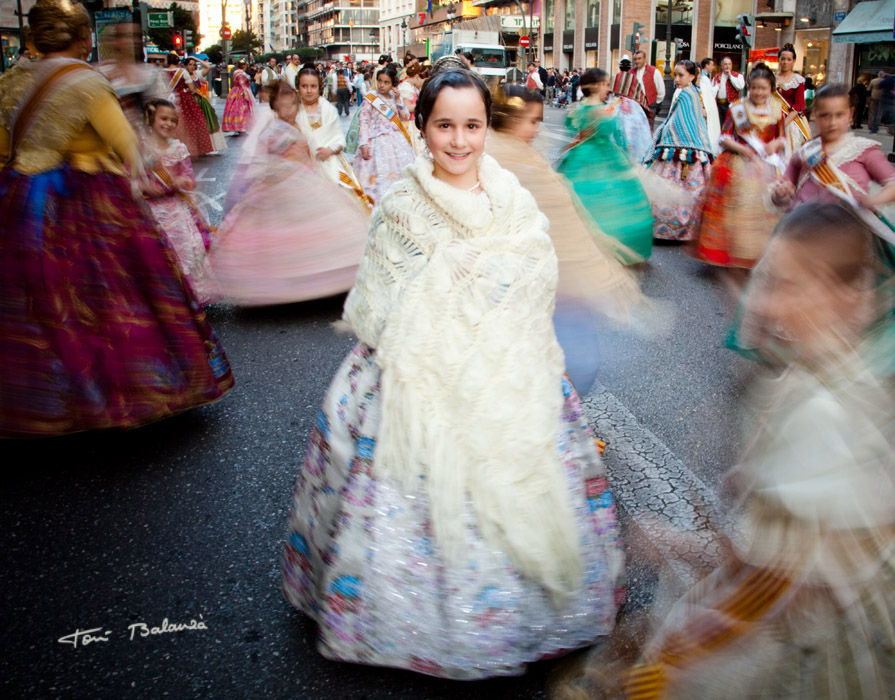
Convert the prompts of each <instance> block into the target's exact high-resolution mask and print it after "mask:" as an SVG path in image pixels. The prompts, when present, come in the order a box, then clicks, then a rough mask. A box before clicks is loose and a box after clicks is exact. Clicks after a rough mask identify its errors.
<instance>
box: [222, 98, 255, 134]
mask: <svg viewBox="0 0 895 700" xmlns="http://www.w3.org/2000/svg"><path fill="white" fill-rule="evenodd" d="M254 106H255V100H254V98H253V97H252V93H251V91H249V90H248V89H244V90H243V89H241V88H234V89H232V90H231V91H230V94H229V95H227V104H226V105H224V123H223V124H222V125H221V131H225V132H231V131H239V132H243V131H248V130H249V129H250V128H251V126H252V117H253V115H254V112H253V110H254Z"/></svg>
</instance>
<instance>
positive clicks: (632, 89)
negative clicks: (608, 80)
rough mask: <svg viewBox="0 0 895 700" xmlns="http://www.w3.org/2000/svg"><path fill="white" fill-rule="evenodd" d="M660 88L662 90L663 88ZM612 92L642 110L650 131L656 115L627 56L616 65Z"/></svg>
mask: <svg viewBox="0 0 895 700" xmlns="http://www.w3.org/2000/svg"><path fill="white" fill-rule="evenodd" d="M662 87H663V89H664V87H665V86H664V85H663V86H662ZM612 92H614V93H615V94H616V95H621V96H622V97H627V98H630V99H632V100H634V101H635V102H636V103H637V104H639V105H640V106H641V107H642V108H643V111H644V113H645V114H646V118H647V119H649V123H650V129H652V127H653V119H655V116H656V113H655V112H654V111H653V110H652V109H651V108H650V103H649V100H648V98H647V96H646V92H644V90H643V85H641V84H640V82H639V81H638V80H637V73H636V72H635V71H634V70H632V66H631V59H630V58H628V56H627V54H626V55H624V56H622V60H621V61H619V63H618V73H616V74H615V80H614V81H613V82H612ZM663 97H664V95H663Z"/></svg>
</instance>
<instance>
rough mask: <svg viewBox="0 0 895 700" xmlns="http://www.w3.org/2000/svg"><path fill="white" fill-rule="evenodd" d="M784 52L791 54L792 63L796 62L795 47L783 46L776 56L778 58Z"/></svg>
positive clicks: (790, 45)
mask: <svg viewBox="0 0 895 700" xmlns="http://www.w3.org/2000/svg"><path fill="white" fill-rule="evenodd" d="M784 51H789V53H791V54H792V60H793V61H795V60H796V47H795V46H793V45H792V44H783V48H782V49H780V52H779V53H778V54H777V55H778V56H779V55H780V54H781V53H783V52H784Z"/></svg>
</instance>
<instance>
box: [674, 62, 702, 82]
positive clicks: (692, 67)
mask: <svg viewBox="0 0 895 700" xmlns="http://www.w3.org/2000/svg"><path fill="white" fill-rule="evenodd" d="M677 64H678V65H679V66H683V67H684V70H686V71H687V72H688V73H689V74H690V75H692V76H693V77H694V78H696V77H698V76H699V66H697V65H696V64H695V63H693V61H687V60H683V61H678V62H677Z"/></svg>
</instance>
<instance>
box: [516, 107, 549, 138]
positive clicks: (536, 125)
mask: <svg viewBox="0 0 895 700" xmlns="http://www.w3.org/2000/svg"><path fill="white" fill-rule="evenodd" d="M543 121H544V105H543V104H542V103H540V102H526V103H525V109H524V110H522V114H520V115H519V116H518V117H516V118H515V119H514V120H513V123H512V126H511V127H510V131H511V132H512V133H513V135H514V136H515V137H516V138H519V139H522V140H523V141H525V143H531V142H532V141H534V139H535V137H536V136H537V135H538V131H539V130H540V129H541V122H543Z"/></svg>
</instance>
